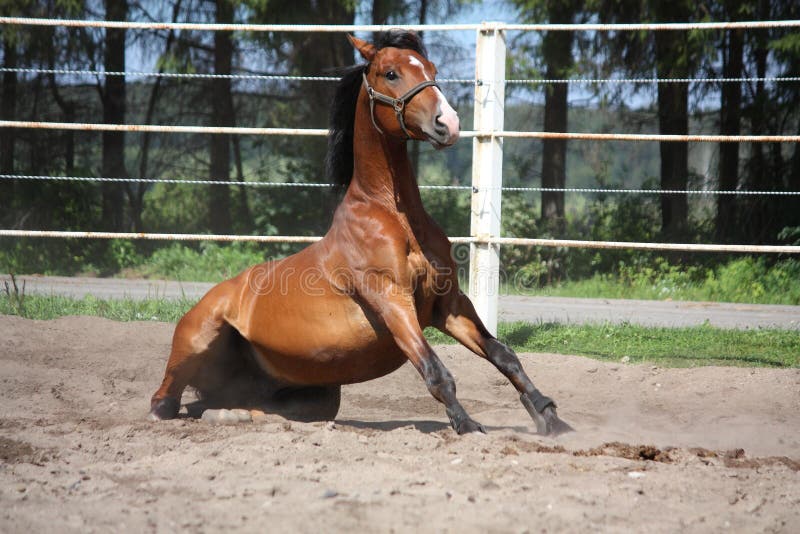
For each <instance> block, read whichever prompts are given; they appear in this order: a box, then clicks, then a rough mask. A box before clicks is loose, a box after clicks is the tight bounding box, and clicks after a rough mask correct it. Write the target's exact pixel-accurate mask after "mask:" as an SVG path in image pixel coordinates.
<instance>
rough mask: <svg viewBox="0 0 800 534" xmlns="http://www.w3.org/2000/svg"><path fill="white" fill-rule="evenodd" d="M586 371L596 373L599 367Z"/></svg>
mask: <svg viewBox="0 0 800 534" xmlns="http://www.w3.org/2000/svg"><path fill="white" fill-rule="evenodd" d="M586 372H587V373H596V372H597V367H592V368H591V369H588V370H587V371H586Z"/></svg>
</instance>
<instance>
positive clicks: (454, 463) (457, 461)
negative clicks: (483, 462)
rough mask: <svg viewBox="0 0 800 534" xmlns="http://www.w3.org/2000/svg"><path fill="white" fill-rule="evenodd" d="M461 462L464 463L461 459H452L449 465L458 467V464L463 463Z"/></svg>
mask: <svg viewBox="0 0 800 534" xmlns="http://www.w3.org/2000/svg"><path fill="white" fill-rule="evenodd" d="M463 461H464V459H463V458H454V459H453V460H452V461H451V462H450V463H451V464H452V465H458V464H460V463H461V462H463Z"/></svg>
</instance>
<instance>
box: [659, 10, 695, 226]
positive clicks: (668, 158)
mask: <svg viewBox="0 0 800 534" xmlns="http://www.w3.org/2000/svg"><path fill="white" fill-rule="evenodd" d="M662 4H663V5H662ZM659 7H661V8H662V9H663V10H664V11H665V13H662V15H666V16H662V17H660V18H659V19H658V20H664V21H667V20H677V19H680V20H683V21H685V20H689V19H690V13H688V12H687V10H684V9H681V8H682V7H683V3H680V5H678V6H672V4H670V3H669V2H660V3H659ZM656 11H657V12H658V10H656ZM657 14H658V13H657ZM655 42H656V73H657V75H658V77H659V78H686V77H688V75H689V67H688V61H689V58H688V42H687V37H686V32H675V31H661V32H655ZM658 129H659V132H660V133H661V134H663V135H686V134H687V133H688V132H689V89H688V86H687V84H685V83H660V84H658ZM659 149H660V154H661V188H662V189H678V190H685V189H686V188H687V186H688V184H689V147H688V144H687V143H676V142H672V141H670V142H667V141H664V142H661V143H660V145H659ZM688 216H689V204H688V199H687V195H686V194H684V193H677V194H662V195H661V231H662V233H663V235H664V236H665V237H666V238H668V239H679V238H681V237H684V236H685V234H686V230H687V228H688Z"/></svg>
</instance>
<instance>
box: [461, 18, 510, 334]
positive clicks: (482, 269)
mask: <svg viewBox="0 0 800 534" xmlns="http://www.w3.org/2000/svg"><path fill="white" fill-rule="evenodd" d="M476 48H477V50H476V60H475V79H476V80H477V83H476V85H475V126H474V128H475V130H477V131H483V132H488V131H500V130H502V129H503V108H504V106H505V92H506V91H505V86H506V36H505V31H504V30H503V29H501V26H500V24H497V23H484V26H483V28H481V29H480V30H478V34H477V47H476ZM502 185H503V139H502V138H501V137H495V136H490V137H475V138H474V139H473V141H472V222H471V229H470V235H471V236H472V237H473V238H475V237H477V238H488V237H499V236H500V213H501V212H500V200H501V191H500V187H501V186H502ZM469 252H470V254H469V296H470V298H471V299H472V302H473V304H474V305H475V309H476V311H477V312H478V315H479V316H480V318H481V320H483V324H484V325H485V326H486V328H488V329H489V331H490V332H491V333H492V334H497V296H498V292H499V290H500V257H499V245H497V244H489V243H470V248H469Z"/></svg>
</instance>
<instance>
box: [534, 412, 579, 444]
mask: <svg viewBox="0 0 800 534" xmlns="http://www.w3.org/2000/svg"><path fill="white" fill-rule="evenodd" d="M531 415H533V421H534V422H535V423H536V433H537V434H539V435H542V436H558V435H559V434H564V433H565V432H572V431H573V430H574V429H573V428H572V427H571V426H569V425H568V424H567V423H565V422H564V421H562V420H561V419H559V418H558V414H556V408H555V406H553V405H552V404H551V405H550V406H548V407H547V408H545V409H544V410H542V413H539V412H535V411H534V412H533V414H531Z"/></svg>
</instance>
